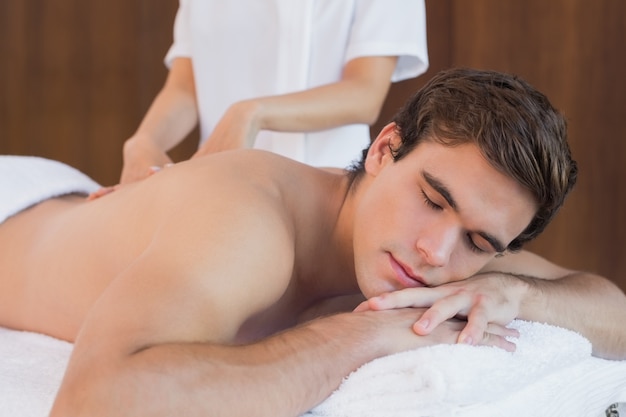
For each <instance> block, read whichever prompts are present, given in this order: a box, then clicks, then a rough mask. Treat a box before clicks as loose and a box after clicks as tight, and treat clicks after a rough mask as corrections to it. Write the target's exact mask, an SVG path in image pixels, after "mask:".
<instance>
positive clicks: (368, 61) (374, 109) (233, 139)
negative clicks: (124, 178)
mask: <svg viewBox="0 0 626 417" xmlns="http://www.w3.org/2000/svg"><path fill="white" fill-rule="evenodd" d="M397 59H398V58H397V57H393V56H375V57H362V58H355V59H353V60H351V61H349V62H348V63H347V64H346V65H345V67H344V70H343V75H342V78H341V80H339V81H338V82H336V83H332V84H327V85H323V86H320V87H315V88H311V89H308V90H304V91H301V92H296V93H290V94H283V95H277V96H267V97H257V98H253V99H250V100H245V101H241V102H237V103H234V104H233V105H231V106H230V107H229V108H228V110H227V111H226V113H225V114H224V115H223V116H222V119H221V120H220V121H219V123H218V124H217V126H216V127H215V129H214V130H213V133H211V137H210V138H209V139H208V141H207V142H205V143H204V145H203V146H202V147H201V148H200V149H199V150H198V152H196V154H195V155H194V156H201V155H206V154H209V153H213V152H219V151H224V150H228V149H236V148H244V147H252V145H253V144H254V140H255V139H256V136H257V134H258V132H259V131H260V130H273V131H279V132H310V131H317V130H324V129H330V128H334V127H337V126H342V125H347V124H354V123H365V124H372V123H374V122H375V121H376V119H377V118H378V115H379V113H380V109H381V108H382V106H383V103H384V101H385V98H386V97H387V92H388V91H389V86H390V85H391V81H390V80H391V75H392V73H393V71H394V68H395V66H396V62H397Z"/></svg>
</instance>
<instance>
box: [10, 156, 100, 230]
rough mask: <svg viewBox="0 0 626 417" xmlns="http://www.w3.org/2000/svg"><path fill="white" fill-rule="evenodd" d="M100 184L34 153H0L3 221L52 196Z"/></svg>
mask: <svg viewBox="0 0 626 417" xmlns="http://www.w3.org/2000/svg"><path fill="white" fill-rule="evenodd" d="M98 188H100V185H98V184H97V183H96V182H95V181H93V180H92V179H91V178H89V177H88V176H86V175H85V174H83V173H82V172H80V171H78V170H77V169H74V168H72V167H70V166H69V165H65V164H63V163H61V162H57V161H53V160H50V159H44V158H39V157H35V156H13V155H0V223H2V222H4V221H5V220H6V219H7V218H9V217H11V216H13V215H14V214H17V213H19V212H20V211H22V210H24V209H26V208H28V207H30V206H32V205H34V204H37V203H39V202H41V201H44V200H47V199H49V198H52V197H58V196H61V195H65V194H72V193H79V194H89V193H91V192H93V191H96V190H97V189H98Z"/></svg>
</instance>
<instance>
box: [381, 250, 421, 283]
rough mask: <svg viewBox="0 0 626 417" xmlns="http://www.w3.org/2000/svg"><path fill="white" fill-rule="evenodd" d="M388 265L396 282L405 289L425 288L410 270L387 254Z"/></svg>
mask: <svg viewBox="0 0 626 417" xmlns="http://www.w3.org/2000/svg"><path fill="white" fill-rule="evenodd" d="M389 263H390V264H391V269H393V272H394V273H395V276H396V280H397V281H398V282H399V283H400V284H401V285H402V286H403V287H405V288H415V287H423V286H425V284H424V282H423V281H422V280H421V279H420V278H419V277H417V276H416V275H415V274H413V272H412V271H411V269H410V268H409V267H407V266H405V265H403V264H401V263H400V262H399V261H398V260H397V259H396V258H394V257H393V255H392V254H389Z"/></svg>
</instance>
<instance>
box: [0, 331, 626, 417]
mask: <svg viewBox="0 0 626 417" xmlns="http://www.w3.org/2000/svg"><path fill="white" fill-rule="evenodd" d="M513 325H514V326H517V327H518V328H519V330H520V332H521V337H520V338H519V341H518V349H517V352H515V353H513V354H511V353H507V352H504V351H502V350H499V349H496V348H488V347H471V346H464V345H440V346H433V347H428V348H422V349H417V350H414V351H410V352H405V353H400V354H397V355H393V356H388V357H384V358H380V359H377V360H375V361H372V362H370V363H368V364H365V365H364V366H363V367H361V368H360V369H359V370H357V371H355V372H354V373H353V374H351V375H350V376H349V377H348V378H346V380H345V381H344V383H343V384H342V385H341V387H340V388H339V389H338V390H337V391H336V392H335V393H334V394H333V395H332V396H330V397H329V398H328V399H327V400H326V401H325V402H324V403H322V404H320V405H319V406H318V407H317V408H315V409H314V410H313V411H311V412H309V413H306V414H304V416H306V417H314V416H327V417H343V416H350V417H355V416H358V417H405V416H406V417H420V416H431V417H443V416H446V417H449V416H454V417H490V416H493V417H496V416H497V417H501V416H507V417H510V416H513V417H515V416H519V417H545V416H565V417H600V416H604V410H605V409H606V408H607V407H608V406H609V405H610V404H612V403H616V402H626V361H607V360H603V359H598V358H595V357H592V356H590V346H589V342H587V340H586V339H584V338H582V337H581V336H579V335H577V334H575V333H573V332H569V331H567V330H563V329H559V328H556V327H552V326H547V325H542V324H538V323H526V322H514V324H513ZM71 351H72V345H71V344H69V343H67V342H63V341H60V340H57V339H53V338H50V337H47V336H43V335H39V334H34V333H28V332H18V331H14V330H8V329H4V328H0V417H16V416H19V417H46V416H47V415H48V411H49V410H50V407H51V406H52V402H53V400H54V395H55V394H56V391H57V390H58V387H59V384H60V383H61V378H62V375H63V371H64V369H65V366H66V365H67V362H68V359H69V356H70V353H71ZM244 400H245V399H244ZM625 415H626V414H625Z"/></svg>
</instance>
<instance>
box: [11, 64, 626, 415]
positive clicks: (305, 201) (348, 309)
mask: <svg viewBox="0 0 626 417" xmlns="http://www.w3.org/2000/svg"><path fill="white" fill-rule="evenodd" d="M2 165H8V166H10V168H9V169H8V170H9V171H10V172H12V173H14V175H15V177H16V178H13V179H10V178H9V179H8V180H7V187H8V188H9V189H11V191H6V192H8V193H9V194H6V195H8V197H7V199H11V198H13V197H15V198H14V201H15V202H16V206H15V207H12V208H11V207H9V208H8V209H7V208H6V207H5V209H6V210H8V212H7V211H6V210H5V217H6V216H10V217H9V218H8V219H7V220H5V221H4V222H3V223H2V224H1V225H0V247H2V248H3V249H2V251H0V277H1V278H0V325H2V326H5V327H9V328H14V329H23V330H28V331H35V332H41V333H45V334H48V335H51V336H54V337H57V338H61V339H65V340H68V341H72V342H75V347H74V350H73V353H72V356H71V359H70V362H69V365H68V368H67V371H66V374H65V377H64V379H63V382H62V385H61V388H60V390H59V393H58V396H57V398H56V400H55V403H54V406H53V409H52V413H51V415H52V416H53V417H56V416H95V415H97V416H117V415H120V414H122V413H123V414H124V415H127V416H135V415H136V416H171V415H185V416H207V415H210V416H240V415H241V416H243V415H254V416H272V417H276V416H297V415H300V414H302V413H303V412H305V411H306V410H308V409H310V408H312V407H314V406H315V405H316V404H318V403H320V402H321V401H323V400H324V399H325V398H326V397H327V396H328V395H329V394H330V393H331V392H332V391H333V390H334V389H336V388H337V386H338V385H339V383H340V382H341V380H342V378H344V377H345V376H346V375H348V374H349V373H350V372H351V371H353V370H355V369H356V368H358V367H359V366H360V365H362V364H364V363H366V362H368V361H371V360H373V359H375V358H378V357H381V356H384V355H388V354H392V353H395V352H400V351H405V350H409V349H413V348H417V347H421V346H427V345H433V344H439V343H465V344H471V345H492V346H498V347H501V348H503V349H506V350H514V349H515V345H514V344H513V343H512V342H511V338H510V337H511V336H515V331H514V330H509V329H507V328H506V327H505V326H506V325H507V324H508V323H509V322H511V321H512V320H513V319H515V318H520V319H525V320H529V321H541V322H548V323H551V324H554V325H558V326H561V327H565V328H569V329H573V330H576V331H578V332H579V333H581V334H582V335H584V336H585V337H587V338H588V339H589V340H590V341H591V342H592V344H593V350H594V354H595V355H597V356H601V357H605V358H613V359H617V358H626V329H625V328H624V326H623V325H622V323H624V321H626V297H625V296H624V294H623V293H622V292H621V291H620V290H619V289H618V288H617V287H616V286H614V285H613V284H611V283H610V281H608V280H606V279H604V278H601V277H598V276H595V275H592V274H587V273H582V272H575V271H570V270H567V269H565V268H563V267H560V266H557V265H554V264H552V263H550V262H548V261H547V260H544V259H542V258H540V257H538V256H536V255H533V254H531V253H528V252H525V251H522V250H521V246H522V245H523V244H524V243H525V242H527V241H529V240H530V239H532V238H534V237H535V236H537V235H538V234H539V233H540V232H541V231H542V230H543V229H544V227H545V226H546V224H547V223H548V222H549V221H550V219H551V218H552V217H553V216H554V214H555V212H556V211H557V210H558V208H559V207H560V206H561V205H562V203H563V200H564V198H565V197H566V195H567V193H568V192H569V190H570V189H571V188H572V186H573V184H574V182H575V178H576V165H575V162H574V161H572V159H571V157H570V150H569V148H568V144H567V141H566V127H565V122H564V119H563V117H562V116H561V115H560V114H559V113H557V112H556V111H555V110H554V109H553V107H552V106H551V105H550V103H549V102H548V100H547V99H546V98H545V97H544V96H543V95H542V94H540V93H539V92H537V91H536V90H534V89H533V88H532V87H530V86H529V85H528V84H526V83H525V82H524V81H522V80H520V79H518V78H515V77H511V76H508V75H505V74H500V73H495V72H487V71H474V70H464V69H454V70H449V71H445V72H442V73H440V74H438V75H437V76H436V77H435V78H434V79H432V80H431V81H430V82H429V83H428V84H427V85H426V86H425V87H424V88H423V89H421V90H420V91H419V92H418V93H417V94H416V95H415V96H414V97H413V98H412V99H411V100H410V101H409V102H408V103H407V105H406V106H405V107H404V108H403V109H402V110H401V111H400V112H399V113H398V114H397V115H396V117H395V118H394V120H393V122H392V123H390V124H388V125H387V126H385V127H384V128H383V129H382V131H381V132H380V134H379V135H378V136H377V137H376V139H375V140H374V141H373V143H372V145H371V146H370V147H369V149H368V150H367V151H365V152H364V153H363V159H362V160H361V161H360V162H358V163H356V164H355V166H354V167H352V168H351V170H349V172H347V173H345V174H343V173H330V172H328V171H324V170H320V169H316V168H311V167H309V166H305V165H301V164H299V163H297V162H293V161H290V160H287V159H284V158H282V157H279V156H276V155H273V154H269V153H265V152H262V151H253V150H242V151H232V152H224V153H221V154H216V155H212V156H207V157H204V158H198V159H193V160H190V161H188V162H184V163H180V164H177V165H175V166H173V167H171V168H168V169H165V170H163V171H161V172H159V173H157V174H155V175H153V176H151V177H150V178H148V179H146V180H144V181H142V182H140V183H134V184H130V185H127V186H124V187H121V188H120V189H119V190H117V191H115V192H113V193H110V194H109V195H105V196H103V197H101V198H97V199H95V200H93V201H89V200H86V199H85V198H84V197H81V196H79V195H77V194H76V193H75V192H78V191H86V192H89V191H93V190H94V187H95V185H94V184H93V183H92V182H91V181H90V180H89V179H87V178H86V177H83V176H82V174H80V173H78V172H77V171H73V170H72V169H71V168H69V167H67V166H64V165H58V164H57V163H54V162H52V161H46V160H40V159H33V158H27V157H22V158H19V157H5V159H4V160H3V162H2ZM2 165H0V166H2ZM20 166H22V167H23V168H19V167H20ZM38 172H39V173H41V175H38V174H37V173H38ZM3 176H4V177H5V179H6V178H8V177H7V175H6V173H5V174H3ZM57 179H58V180H57ZM28 182H30V183H31V184H32V185H31V186H30V188H29V186H28V185H24V186H20V187H19V189H18V190H16V189H15V188H16V186H15V184H25V183H28ZM44 182H45V183H44ZM59 182H63V183H64V184H69V185H68V187H67V189H65V190H63V189H62V188H63V187H62V186H61V187H57V186H58V185H59V184H58V183H59ZM46 187H47V188H46ZM31 188H32V189H33V190H35V191H36V192H37V193H39V194H38V195H39V197H38V198H39V200H41V199H43V201H41V202H39V203H37V204H34V205H32V206H30V207H28V208H26V207H27V206H29V205H30V204H31V203H34V202H36V201H37V200H35V201H33V198H37V197H36V196H35V197H33V195H32V194H28V192H27V191H25V190H30V189H31ZM46 190H53V191H52V192H53V193H54V194H64V195H63V196H60V197H56V198H48V199H46V197H48V196H49V195H50V194H46V193H47V191H46ZM22 191H23V192H24V193H25V194H24V193H22ZM22 194H24V195H26V196H27V197H28V198H22V197H21V196H22ZM5 200H6V199H5ZM361 294H362V295H363V296H365V298H366V299H367V301H364V302H362V303H360V304H359V305H358V306H357V304H350V303H348V302H344V303H335V302H329V300H337V299H339V300H347V301H350V300H353V299H354V298H353V297H350V296H352V295H361ZM333 310H335V311H333ZM340 311H344V312H340ZM322 312H323V313H324V314H323V315H322V316H321V317H317V318H311V316H316V315H318V316H319V315H320V314H321V313H322ZM331 313H335V314H331ZM304 317H306V318H311V319H310V320H306V321H304V320H303V318H304ZM459 318H461V319H465V318H466V320H460V319H459ZM513 340H514V339H513ZM302 381H306V382H305V383H303V382H302Z"/></svg>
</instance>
